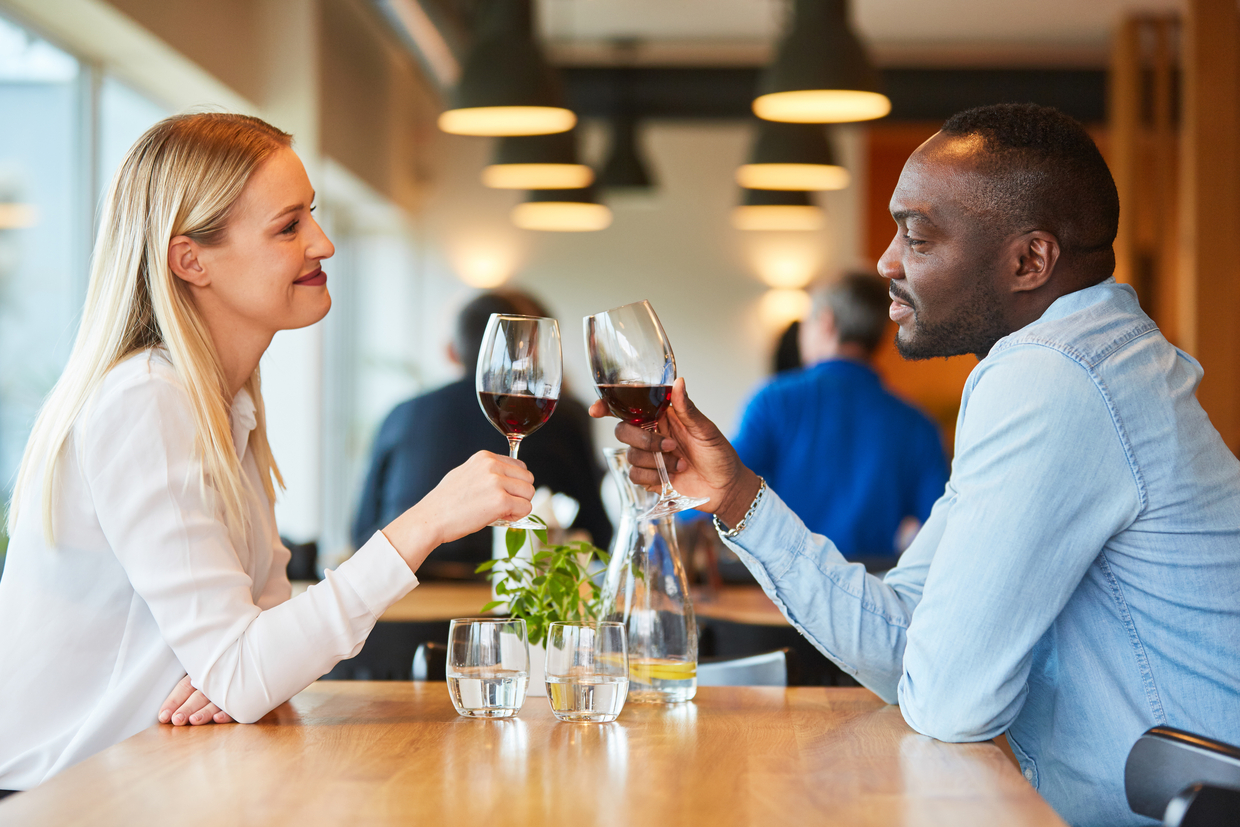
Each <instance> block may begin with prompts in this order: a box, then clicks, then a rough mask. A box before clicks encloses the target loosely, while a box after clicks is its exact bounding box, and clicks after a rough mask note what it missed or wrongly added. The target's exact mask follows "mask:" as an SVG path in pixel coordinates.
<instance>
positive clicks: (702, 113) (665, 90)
mask: <svg viewBox="0 0 1240 827" xmlns="http://www.w3.org/2000/svg"><path fill="white" fill-rule="evenodd" d="M560 71H561V73H562V75H563V78H564V83H565V86H566V90H567V92H568V99H569V106H571V107H572V109H573V110H574V111H575V112H577V114H578V115H581V116H584V117H587V118H590V117H598V118H605V117H609V116H611V115H614V114H617V113H618V112H619V111H620V110H622V109H628V110H629V112H630V113H631V114H632V115H634V116H636V117H638V118H653V119H678V118H690V119H694V118H724V119H726V118H748V117H752V111H751V109H750V103H751V102H752V101H753V97H754V90H755V89H756V88H757V85H758V73H759V71H761V70H760V69H757V68H698V67H692V68H689V67H680V66H677V67H631V68H612V67H593V66H591V67H582V66H571V67H562V68H561V69H560ZM882 76H883V83H884V87H885V89H886V94H887V96H888V97H890V98H891V107H892V108H891V114H890V115H889V116H888V117H887V118H886V119H885V120H888V121H892V120H895V121H935V120H945V119H946V118H948V117H950V116H951V115H953V114H954V113H956V112H959V111H960V110H962V109H968V108H970V107H973V106H982V105H984V104H989V103H1030V102H1032V103H1040V104H1042V105H1044V106H1054V107H1056V108H1057V109H1060V110H1061V111H1063V112H1065V113H1067V114H1069V115H1071V116H1072V117H1074V118H1076V119H1078V120H1080V121H1083V122H1085V123H1097V122H1101V121H1103V120H1105V119H1106V72H1105V71H1103V70H1100V69H1098V70H1094V69H912V68H909V69H904V68H901V69H885V70H883V71H882Z"/></svg>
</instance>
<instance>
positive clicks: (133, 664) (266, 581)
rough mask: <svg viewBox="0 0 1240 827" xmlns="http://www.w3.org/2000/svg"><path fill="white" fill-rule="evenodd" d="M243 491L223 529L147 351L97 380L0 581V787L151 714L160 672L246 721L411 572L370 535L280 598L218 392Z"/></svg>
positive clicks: (24, 505) (348, 641)
mask: <svg viewBox="0 0 1240 827" xmlns="http://www.w3.org/2000/svg"><path fill="white" fill-rule="evenodd" d="M231 422H232V431H233V441H234V443H235V444H236V448H237V453H238V456H240V457H241V458H242V470H243V473H244V476H245V479H246V482H247V487H248V489H249V492H250V496H249V500H248V503H247V504H248V509H249V528H248V530H247V531H246V533H245V535H244V536H242V534H241V533H240V532H235V531H234V532H231V533H230V531H229V530H228V528H227V527H226V526H225V524H224V521H223V517H222V515H223V507H222V505H219V504H218V503H217V502H216V501H215V497H214V496H213V494H212V492H211V491H210V490H209V489H208V490H205V491H204V489H203V486H202V485H201V483H200V471H199V469H200V465H201V463H200V461H199V460H197V459H195V450H194V438H195V430H194V420H193V416H192V413H191V408H190V402H189V398H188V396H187V395H186V394H185V392H184V390H183V389H182V387H181V385H180V383H179V380H178V379H177V376H176V373H175V372H174V371H173V369H172V365H171V364H170V363H169V362H168V361H167V357H166V355H165V354H164V353H163V352H162V351H158V350H155V351H146V352H143V353H140V354H137V355H135V356H133V357H131V358H129V359H126V360H125V361H124V362H122V363H121V364H119V365H117V366H116V367H115V368H114V369H113V370H112V371H111V372H110V373H109V374H108V376H107V377H106V378H105V380H104V382H103V383H102V385H101V386H100V388H99V389H98V390H97V391H96V392H95V393H94V394H93V395H92V397H91V400H90V402H89V403H88V405H87V406H86V408H85V409H84V411H83V413H82V414H81V415H80V416H79V417H78V421H77V422H76V423H75V425H74V428H73V432H72V435H71V437H70V439H69V440H68V441H67V442H66V445H65V449H64V451H63V454H62V460H61V463H60V466H59V472H58V477H59V480H58V488H57V496H56V497H55V503H54V511H53V518H54V527H55V532H56V543H55V545H54V546H50V547H49V546H48V545H47V544H46V542H45V541H44V537H43V527H42V511H41V505H42V503H41V489H42V479H41V478H40V479H34V480H32V484H31V485H29V486H28V487H27V488H26V492H27V493H26V495H25V498H24V499H23V500H22V502H21V508H20V511H19V514H18V523H17V526H16V528H15V531H14V533H13V537H12V539H11V541H10V544H9V549H8V558H7V561H6V563H5V569H4V576H3V577H2V578H0V789H17V790H21V789H28V788H30V787H33V786H35V785H36V784H38V783H40V782H41V781H43V780H44V779H46V778H48V777H50V776H52V775H54V774H56V773H57V772H59V771H61V770H63V769H65V768H66V767H68V766H71V765H73V764H75V763H77V762H78V761H81V760H83V759H84V758H87V757H89V756H91V755H92V754H94V753H96V752H98V751H99V750H102V749H104V748H105V747H108V746H110V745H112V744H115V743H117V742H119V741H121V740H123V739H125V738H127V737H129V736H130V735H133V734H134V733H136V732H138V731H140V730H142V729H144V728H146V727H148V726H150V725H151V724H154V723H155V722H156V716H157V715H158V714H159V708H160V706H161V704H162V703H163V701H164V699H165V698H166V697H167V696H168V693H169V692H171V691H172V689H173V687H174V686H175V685H176V683H177V681H179V680H180V679H181V677H182V676H183V675H185V674H189V676H190V678H191V680H192V682H193V684H194V686H195V687H197V688H198V689H201V690H202V691H203V693H204V694H205V695H206V696H207V697H208V698H210V699H211V700H212V701H214V702H215V703H216V704H218V705H219V706H220V708H221V709H223V710H224V711H225V712H227V713H228V714H229V715H231V716H232V717H233V718H235V719H236V720H238V721H242V722H247V723H248V722H252V721H255V720H257V719H258V718H260V717H262V716H263V715H264V714H266V713H267V712H268V711H270V710H271V709H272V708H274V707H275V706H277V705H278V704H280V703H282V702H284V701H286V700H288V699H289V698H290V697H292V696H293V695H294V694H296V693H297V692H300V691H301V690H302V689H304V688H305V687H306V686H308V685H309V684H310V683H312V682H313V681H314V680H315V679H317V678H318V677H319V676H321V675H323V674H324V673H325V672H327V671H328V670H330V669H331V668H332V666H334V665H335V664H336V663H337V662H338V661H340V660H342V659H344V658H348V657H351V656H353V655H354V654H356V653H357V652H358V650H359V649H361V646H362V643H363V642H364V641H365V639H366V635H367V634H369V632H370V630H371V628H372V627H373V626H374V624H375V621H376V620H377V619H378V618H379V615H381V614H382V613H383V611H384V610H386V609H387V608H388V606H390V605H391V604H392V603H394V602H395V601H396V600H398V599H400V598H401V597H402V596H404V595H405V594H406V593H408V592H409V590H410V589H412V588H413V587H414V586H416V585H417V582H418V581H417V578H416V577H414V575H413V573H412V572H411V571H410V570H409V567H408V566H407V565H406V564H405V562H404V560H403V559H402V558H401V557H400V555H399V554H397V552H396V550H395V549H394V548H392V546H391V544H390V543H388V541H387V539H386V538H385V537H384V536H383V534H382V533H379V532H376V533H375V535H374V537H372V538H371V539H370V541H369V542H367V543H366V545H365V546H363V547H362V548H361V549H359V550H358V551H357V553H356V554H354V555H353V557H351V558H350V559H349V560H347V561H345V562H344V563H342V564H341V565H340V567H339V568H337V569H336V570H335V571H334V572H328V573H327V577H326V579H325V580H323V582H321V583H318V584H316V585H314V586H311V587H310V588H309V589H308V590H307V591H306V592H305V593H304V594H301V595H298V596H297V597H296V598H293V599H291V600H290V599H289V593H290V589H289V582H288V577H287V576H286V574H285V564H286V563H287V562H288V559H289V553H288V551H287V550H286V549H285V548H284V547H283V546H282V545H281V543H280V539H279V536H278V534H277V532H276V524H275V514H274V511H273V509H272V504H271V503H270V502H269V501H268V499H267V496H266V494H265V493H264V491H263V486H262V483H261V481H260V480H259V476H258V467H257V464H256V463H255V460H254V455H253V452H252V451H250V450H249V448H248V442H249V435H250V431H251V430H253V428H254V425H255V419H254V403H253V401H252V400H251V399H250V397H249V395H248V394H247V393H246V392H245V391H244V390H243V391H241V392H240V393H238V394H237V397H236V399H234V400H233V405H232V411H231Z"/></svg>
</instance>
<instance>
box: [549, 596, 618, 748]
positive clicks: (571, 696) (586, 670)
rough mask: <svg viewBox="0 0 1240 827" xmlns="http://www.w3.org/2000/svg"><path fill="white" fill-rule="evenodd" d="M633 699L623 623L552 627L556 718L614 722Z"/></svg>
mask: <svg viewBox="0 0 1240 827" xmlns="http://www.w3.org/2000/svg"><path fill="white" fill-rule="evenodd" d="M628 694H629V658H628V652H627V646H626V643H625V637H624V624H623V623H616V622H614V621H599V622H593V621H572V622H569V621H565V622H558V623H552V624H551V625H550V626H548V627H547V698H548V699H549V700H550V701H551V711H552V712H554V713H555V717H557V718H559V719H560V720H561V721H580V722H588V723H607V722H608V721H614V720H616V716H617V715H619V714H620V710H621V709H623V708H624V699H625V698H626V697H627V696H628Z"/></svg>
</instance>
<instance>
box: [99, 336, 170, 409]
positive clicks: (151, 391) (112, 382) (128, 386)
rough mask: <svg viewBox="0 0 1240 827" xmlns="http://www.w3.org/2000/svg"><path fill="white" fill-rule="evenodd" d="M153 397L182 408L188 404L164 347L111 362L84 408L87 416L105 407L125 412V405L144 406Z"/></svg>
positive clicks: (154, 401)
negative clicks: (111, 364)
mask: <svg viewBox="0 0 1240 827" xmlns="http://www.w3.org/2000/svg"><path fill="white" fill-rule="evenodd" d="M157 401H160V402H163V403H165V404H167V403H171V404H172V405H174V406H181V405H183V406H184V407H186V408H188V407H189V404H190V400H189V395H188V394H187V393H186V392H185V388H184V386H183V385H182V384H181V380H180V378H179V377H178V376H177V372H176V368H174V367H173V366H172V361H171V359H170V358H169V356H168V353H167V351H165V350H163V349H162V348H148V349H146V350H140V351H138V352H136V353H131V354H130V355H129V356H126V357H125V358H124V359H122V360H121V361H119V362H117V363H116V364H115V365H113V366H112V368H111V370H109V371H108V372H107V374H106V375H105V376H104V377H103V381H102V382H100V383H99V387H98V388H96V390H95V392H94V393H92V394H91V397H90V400H89V401H88V402H87V405H86V411H85V412H86V414H87V416H88V418H89V417H92V416H96V415H98V414H100V413H103V412H105V411H106V412H109V413H111V414H113V415H115V414H118V413H119V414H121V415H125V414H124V411H125V410H127V409H129V410H132V409H138V408H146V407H148V406H150V405H152V404H154V403H156V402H157ZM134 412H135V413H136V410H135V411H134Z"/></svg>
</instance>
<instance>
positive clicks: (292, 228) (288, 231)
mask: <svg viewBox="0 0 1240 827" xmlns="http://www.w3.org/2000/svg"><path fill="white" fill-rule="evenodd" d="M300 223H301V221H300V220H299V219H294V220H293V221H290V222H289V225H288V226H287V227H285V228H284V229H283V230H281V231H280V232H281V233H283V234H284V235H292V234H293V233H295V232H297V225H298V224H300Z"/></svg>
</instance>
